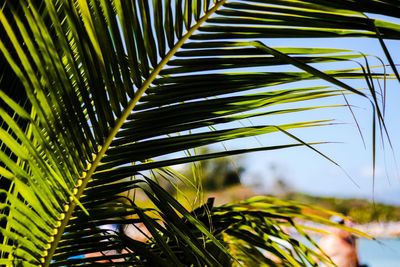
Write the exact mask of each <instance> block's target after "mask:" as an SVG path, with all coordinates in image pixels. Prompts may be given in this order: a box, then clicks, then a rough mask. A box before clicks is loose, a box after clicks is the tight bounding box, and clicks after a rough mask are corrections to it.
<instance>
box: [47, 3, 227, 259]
mask: <svg viewBox="0 0 400 267" xmlns="http://www.w3.org/2000/svg"><path fill="white" fill-rule="evenodd" d="M226 1H227V0H221V1H219V2H217V3H215V4H214V6H213V7H212V8H211V9H209V10H208V11H207V12H206V13H205V14H204V16H203V17H201V18H200V19H199V20H198V21H197V22H196V23H195V24H194V25H193V26H192V27H191V28H190V29H189V30H188V31H187V32H186V34H185V35H183V36H182V38H181V39H180V40H179V41H178V42H177V43H176V44H175V46H174V47H173V48H172V49H171V50H170V51H169V52H168V53H167V54H166V56H165V57H164V58H163V59H162V60H161V61H160V63H159V64H158V65H157V67H156V68H155V69H154V70H153V72H152V73H151V75H150V76H149V77H148V78H147V79H146V80H145V81H144V83H143V84H142V86H141V88H139V90H138V91H137V92H136V93H135V95H134V97H133V98H132V99H131V100H130V101H129V103H128V106H127V107H126V109H125V110H124V112H123V113H122V114H121V116H120V118H119V119H118V120H117V121H116V123H115V126H114V127H113V128H112V129H111V131H110V133H109V135H108V137H107V138H106V139H105V142H104V144H103V146H102V147H101V149H100V150H99V152H98V153H97V155H95V157H94V160H93V163H92V164H91V165H89V168H88V170H87V171H86V172H84V173H85V174H86V175H85V176H84V177H81V178H80V180H81V181H82V184H81V185H80V186H79V188H77V189H78V191H77V193H76V194H75V199H76V200H75V201H74V200H72V201H71V203H69V205H68V204H66V205H65V207H66V209H65V217H64V219H63V220H62V221H61V224H60V227H59V228H58V229H57V234H56V235H55V236H54V241H53V242H52V243H51V247H50V249H49V250H48V253H47V256H46V257H45V259H44V263H43V266H49V265H50V262H51V259H52V257H53V254H54V253H55V251H56V249H57V246H58V243H59V241H60V240H61V237H62V235H63V233H64V230H65V227H66V226H67V225H68V222H69V220H70V218H71V216H72V214H73V212H74V210H75V207H76V205H77V200H79V198H80V197H81V195H82V193H83V191H84V190H85V188H86V186H87V184H88V182H89V181H90V180H91V178H92V176H93V174H94V172H95V171H96V168H97V167H98V165H99V164H100V161H101V159H102V158H103V156H104V155H105V154H106V152H107V150H108V148H109V147H110V145H111V143H112V141H113V140H114V138H115V136H116V135H117V133H118V132H119V130H120V128H121V127H122V125H123V124H124V122H125V121H126V119H127V118H128V116H129V115H130V114H131V112H132V110H133V109H134V108H135V106H136V105H137V103H138V102H139V100H140V99H141V97H142V96H143V94H144V93H145V92H146V91H147V89H148V88H149V87H150V85H151V83H152V82H153V81H154V80H155V79H156V78H157V76H158V75H159V73H160V72H161V71H162V70H163V68H164V67H165V66H166V65H167V63H168V62H169V60H170V59H171V58H172V57H173V56H174V55H175V54H176V52H177V51H178V50H179V49H180V48H181V47H182V46H183V45H184V44H185V42H186V41H187V40H188V39H189V38H190V37H191V36H192V35H193V33H194V32H195V31H196V30H197V29H198V28H199V27H200V26H201V25H202V24H203V23H204V22H205V21H206V20H207V19H208V18H209V17H210V16H211V15H212V14H214V13H215V12H216V11H217V10H218V9H219V8H220V7H221V6H222V5H223V4H224V3H225V2H226Z"/></svg>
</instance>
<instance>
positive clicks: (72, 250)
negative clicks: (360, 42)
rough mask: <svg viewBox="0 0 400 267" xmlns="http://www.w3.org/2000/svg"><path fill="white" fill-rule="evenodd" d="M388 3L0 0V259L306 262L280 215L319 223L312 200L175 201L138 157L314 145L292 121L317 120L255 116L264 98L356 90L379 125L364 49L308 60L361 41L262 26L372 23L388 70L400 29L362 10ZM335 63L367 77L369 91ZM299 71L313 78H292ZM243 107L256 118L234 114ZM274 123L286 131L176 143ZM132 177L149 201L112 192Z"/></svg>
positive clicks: (340, 30) (391, 2)
mask: <svg viewBox="0 0 400 267" xmlns="http://www.w3.org/2000/svg"><path fill="white" fill-rule="evenodd" d="M399 14H400V1H398V0H363V1H361V0H360V1H355V0H335V1H327V0H305V1H292V0H247V1H245V0H242V1H239V0H214V1H210V0H185V1H182V0H153V1H147V0H130V1H125V0H59V1H52V0H45V1H34V0H19V1H13V0H6V1H4V2H3V4H2V11H1V13H0V21H1V31H2V32H1V33H2V35H1V36H2V37H1V40H0V50H1V53H2V56H3V59H2V63H1V66H2V68H1V70H2V75H1V91H0V99H1V100H0V101H1V108H0V118H1V121H0V122H1V125H2V127H1V129H0V131H1V132H0V138H1V151H0V162H1V165H0V175H1V177H0V181H1V183H2V184H3V183H4V184H5V183H7V184H6V185H5V186H4V189H2V190H1V191H0V195H1V196H2V204H1V205H0V209H1V214H2V215H1V220H2V225H1V228H0V232H1V233H2V236H3V238H2V240H3V241H2V244H1V245H0V255H1V257H0V264H1V265H6V266H38V265H40V266H49V265H52V266H75V265H79V266H89V265H93V264H97V265H100V264H101V265H105V266H117V265H122V266H131V265H133V266H136V265H137V266H170V265H176V266H186V265H187V266H205V265H207V266H229V265H245V266H251V265H257V266H258V265H261V264H266V265H271V266H275V265H279V266H282V265H283V266H302V265H305V261H308V262H309V263H311V264H313V265H316V264H317V263H316V262H315V259H314V257H313V256H314V255H315V256H316V252H314V250H312V249H311V248H308V247H306V246H304V245H303V244H302V243H299V242H297V241H296V240H295V239H293V238H292V237H291V236H289V235H288V234H286V233H285V232H284V231H283V230H282V227H283V226H285V225H289V226H292V227H294V228H295V229H296V230H297V231H298V233H300V234H302V235H304V236H306V237H308V236H307V234H305V233H304V231H303V228H302V226H301V225H300V224H299V223H298V222H297V221H296V220H295V218H302V219H304V220H312V221H318V222H324V223H328V222H327V220H325V219H324V218H325V217H324V216H322V215H321V216H316V215H314V213H307V212H304V210H306V209H307V210H308V209H310V208H309V207H306V206H302V205H299V204H294V203H290V202H283V201H280V200H278V199H271V198H265V197H262V198H255V199H251V200H248V201H244V202H242V203H239V204H232V205H225V206H222V207H213V206H212V203H211V201H210V202H208V203H205V204H204V205H201V206H200V207H199V208H198V209H195V210H193V211H188V210H186V209H185V208H183V206H182V205H181V204H180V203H179V202H177V201H176V200H175V199H174V197H173V196H172V195H170V194H168V193H167V192H166V191H165V190H164V189H163V188H162V187H160V186H159V185H158V184H157V183H155V182H154V181H153V180H151V179H150V178H149V174H148V171H149V170H153V169H160V170H162V171H164V172H165V173H168V174H171V173H173V171H172V170H171V169H170V168H169V166H172V165H175V164H181V163H188V162H194V161H198V160H204V159H211V158H216V157H221V156H229V155H234V154H238V153H244V152H252V151H261V150H275V149H283V148H289V147H296V146H305V147H307V148H308V149H313V150H315V151H317V152H318V153H320V152H319V151H318V150H317V149H316V148H315V147H314V145H316V144H319V143H321V142H315V143H307V142H304V141H302V140H301V139H300V138H298V137H296V136H294V135H293V134H292V133H290V132H289V131H290V130H291V129H296V128H308V127H312V128H314V127H317V126H323V125H329V124H330V121H325V120H324V121H300V122H299V121H293V122H291V123H286V124H280V125H270V124H268V119H269V118H270V117H272V116H274V115H275V114H288V115H289V118H290V115H291V114H294V113H299V112H303V111H308V110H318V109H321V108H329V107H330V106H327V105H316V104H315V103H316V102H315V101H314V102H310V103H311V104H307V103H306V102H305V101H307V100H319V99H322V98H327V97H335V96H340V97H342V95H344V94H348V93H351V94H356V95H359V96H360V97H364V98H366V99H369V100H370V101H371V103H372V104H373V106H374V109H375V117H376V121H377V123H379V124H380V125H381V126H382V129H385V126H384V121H383V116H382V112H381V108H380V101H379V95H378V93H377V92H376V90H375V88H374V82H373V80H372V79H373V78H380V77H384V76H385V74H384V73H379V72H378V73H373V72H372V71H371V69H370V67H369V66H368V65H365V66H363V67H360V68H358V69H340V70H338V69H332V70H328V71H321V70H318V69H317V68H316V67H315V65H311V64H312V63H319V64H329V63H332V62H344V61H347V60H354V59H356V58H361V59H363V57H364V56H363V55H362V54H360V53H356V52H351V51H347V50H342V49H322V48H316V47H312V48H307V49H305V48H299V47H281V48H276V47H270V46H268V42H267V40H266V38H318V37H333V38H340V37H365V38H377V39H378V40H379V42H380V44H381V46H382V49H383V51H384V52H385V54H386V56H387V59H388V62H389V64H390V66H391V68H392V71H393V74H394V76H396V77H397V79H399V80H400V77H399V75H398V72H397V71H396V68H395V67H396V66H395V64H394V62H393V60H392V59H391V57H390V53H389V51H388V49H387V47H386V46H385V40H386V39H400V26H399V25H398V24H396V23H394V22H392V20H390V19H389V20H385V19H375V17H376V16H375V15H383V16H387V17H394V18H398V17H399ZM387 17H384V18H387ZM288 65H292V66H294V67H296V68H297V70H296V71H290V70H287V68H286V67H287V66H288ZM327 66H331V65H327ZM260 67H263V68H260ZM271 67H273V68H274V70H273V71H270V69H271ZM343 79H365V80H366V84H367V88H368V89H369V91H367V92H366V91H363V90H359V89H356V88H353V87H352V86H350V85H349V84H348V83H346V81H344V80H343ZM306 80H318V81H321V86H298V85H297V84H296V82H297V81H306ZM326 82H328V83H329V84H331V86H327V85H326V84H327V83H326ZM338 101H339V100H338ZM312 103H314V104H312ZM286 104H292V105H296V104H298V105H297V106H296V107H295V108H288V107H287V106H286ZM345 106H346V105H345ZM254 117H264V118H265V121H266V124H263V125H255V126H252V127H235V126H233V125H234V124H231V122H235V121H238V120H243V119H248V118H254ZM220 126H224V127H223V128H219V127H220ZM272 132H279V133H281V134H283V135H287V136H289V137H290V138H291V139H292V140H293V143H289V144H277V145H275V146H269V147H262V148H249V149H241V150H230V151H223V152H218V153H211V154H206V155H189V156H183V155H182V154H179V153H178V154H177V152H183V151H187V150H191V149H193V148H196V147H200V146H205V145H209V144H213V143H217V142H222V141H225V140H231V139H235V138H243V137H249V136H256V135H260V134H268V133H272ZM374 138H375V137H374ZM166 155H170V156H169V157H163V156H166ZM5 181H7V182H5ZM139 189H141V190H143V191H144V192H145V193H146V195H147V196H148V198H149V199H150V200H151V201H152V202H153V203H154V205H155V207H156V208H148V207H147V208H146V207H142V206H139V205H137V203H136V202H135V198H133V197H128V196H127V195H126V194H125V193H126V192H129V191H132V190H133V191H135V190H139ZM138 223H142V224H143V225H144V226H145V228H146V230H147V231H148V232H149V233H150V234H149V236H148V239H147V240H146V241H143V242H142V241H138V240H136V239H134V238H132V237H131V236H129V235H128V234H127V232H126V231H124V227H125V226H128V225H133V226H136V225H137V224H138ZM111 224H112V225H114V226H116V227H114V228H112V229H111V228H106V227H104V226H105V225H111ZM285 242H287V243H288V244H290V246H288V245H285V244H287V243H285ZM288 247H289V248H290V249H288ZM107 251H114V252H113V253H107ZM96 252H97V253H100V254H98V255H99V256H96V257H91V258H86V259H82V258H73V257H74V256H79V255H83V254H90V253H96ZM264 252H268V253H269V254H268V255H267V253H264ZM271 255H272V256H274V257H275V258H278V259H279V261H280V263H274V261H272V260H271V257H270V256H271ZM274 257H272V258H274ZM322 258H323V257H322ZM100 262H101V263H100Z"/></svg>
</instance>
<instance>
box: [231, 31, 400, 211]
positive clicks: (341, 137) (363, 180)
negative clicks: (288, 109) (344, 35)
mask: <svg viewBox="0 0 400 267" xmlns="http://www.w3.org/2000/svg"><path fill="white" fill-rule="evenodd" d="M265 43H266V44H267V45H270V46H288V47H290V46H299V43H301V40H298V39H292V40H284V41H282V40H277V39H272V40H265ZM303 44H304V46H305V47H306V46H307V45H311V46H314V47H332V48H346V49H352V50H355V51H360V52H363V53H365V54H369V55H376V56H379V57H380V58H381V59H382V60H384V61H385V62H387V60H386V58H385V55H384V54H383V52H382V49H381V47H380V45H379V42H378V41H377V40H374V39H356V38H351V39H341V40H337V39H319V40H317V41H315V40H314V43H312V44H310V43H309V42H308V43H306V42H304V43H301V46H303ZM386 44H387V45H388V47H389V49H390V51H391V52H392V55H393V58H394V61H395V63H399V62H400V56H399V53H396V52H398V48H399V47H400V46H399V45H400V42H399V41H387V42H386ZM358 61H359V62H362V60H358ZM369 61H370V64H371V65H378V64H379V61H378V60H376V59H375V58H374V57H369ZM351 64H352V65H351ZM340 67H342V66H340ZM345 67H354V68H356V67H357V65H356V64H355V63H350V65H347V66H345ZM350 83H352V85H353V86H354V87H358V88H360V87H361V88H365V87H366V86H365V84H364V83H363V82H354V81H353V82H351V81H350ZM318 84H319V85H320V84H321V83H320V82H319V83H318ZM348 99H349V101H350V103H351V104H352V105H355V106H356V107H355V108H354V112H355V114H356V117H357V121H358V123H359V124H360V127H361V130H362V133H363V136H364V138H365V141H366V148H364V145H363V142H362V139H361V137H360V134H359V132H358V130H357V127H356V124H355V123H354V120H353V118H352V116H351V113H350V112H349V110H348V109H345V108H342V109H329V110H322V111H317V112H315V111H310V112H304V113H302V114H297V115H295V116H293V115H291V116H290V117H288V116H286V117H284V116H282V117H277V118H276V121H277V122H280V123H282V122H283V123H285V122H286V120H287V121H288V122H289V121H290V122H293V121H294V120H299V121H301V120H313V119H334V120H335V122H338V123H344V124H342V125H335V126H329V127H324V128H318V129H316V128H314V129H302V130H295V131H292V133H295V134H296V135H297V136H298V137H300V138H302V139H304V140H306V141H331V142H342V143H339V144H327V145H321V146H318V149H319V150H320V151H321V152H323V153H325V154H326V155H327V156H329V157H331V158H332V159H333V160H335V161H336V162H337V163H338V164H340V166H341V167H342V168H343V169H344V171H343V170H341V168H339V167H337V166H335V165H334V164H332V163H331V162H329V161H328V160H326V159H325V158H323V157H322V156H320V155H318V154H317V153H315V152H314V151H312V150H310V149H308V148H292V149H286V150H281V151H273V152H259V153H253V154H248V155H245V156H243V163H244V166H245V168H246V173H245V174H244V178H245V181H246V182H248V183H256V184H258V188H259V189H260V190H261V189H262V188H264V189H266V190H268V187H269V186H270V185H271V184H272V182H273V180H274V176H276V173H277V174H278V175H279V176H281V177H283V178H284V179H285V180H286V182H288V183H289V184H291V185H292V186H293V187H294V188H295V189H297V190H299V191H304V192H309V193H312V194H316V195H333V196H344V197H367V198H372V197H374V198H375V199H376V200H377V201H384V202H390V203H397V204H400V199H398V198H395V196H396V195H399V194H400V177H399V176H398V171H397V167H396V163H395V159H394V156H393V154H395V155H396V156H397V157H400V155H398V151H400V149H399V148H400V139H399V138H398V137H399V136H400V123H399V118H400V116H399V115H400V110H399V106H400V84H399V82H398V81H397V80H392V81H388V83H387V110H386V116H385V117H386V122H387V125H388V129H389V133H390V137H391V140H392V144H393V151H392V150H391V148H390V147H389V145H388V143H387V142H386V144H385V148H384V149H383V147H382V144H381V142H380V139H378V145H377V164H376V176H375V185H374V193H373V179H372V150H371V148H372V134H371V131H372V130H371V126H372V111H371V106H370V103H369V102H368V101H366V99H363V98H361V97H357V96H350V97H349V98H348ZM337 101H339V102H340V103H344V100H343V99H341V98H336V99H331V100H326V101H325V103H326V104H329V103H337ZM319 103H320V102H319ZM263 120H265V118H263V119H257V120H253V119H252V123H253V124H257V123H260V124H263V123H264V124H265V123H266V121H263ZM272 122H273V120H272ZM267 123H268V124H270V123H271V119H268V121H267ZM288 142H289V143H293V140H290V139H289V138H287V137H285V136H283V134H272V135H271V134H270V135H265V136H262V137H259V138H257V139H255V138H250V139H247V140H240V141H233V142H230V143H226V144H225V145H226V146H228V148H236V147H243V146H252V147H257V146H260V144H262V145H272V144H277V143H288ZM271 164H274V165H275V166H276V172H275V174H274V173H273V172H272V171H271V169H270V166H271ZM345 172H347V173H348V175H349V176H350V177H351V178H349V177H347V176H346V174H345ZM351 179H353V180H354V181H352V180H351Z"/></svg>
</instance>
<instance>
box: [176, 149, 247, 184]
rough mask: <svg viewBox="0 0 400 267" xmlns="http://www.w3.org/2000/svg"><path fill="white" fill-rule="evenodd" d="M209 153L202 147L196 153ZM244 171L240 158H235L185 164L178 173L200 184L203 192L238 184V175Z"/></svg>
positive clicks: (209, 151) (209, 150) (208, 150)
mask: <svg viewBox="0 0 400 267" xmlns="http://www.w3.org/2000/svg"><path fill="white" fill-rule="evenodd" d="M211 152H212V151H211V149H210V148H208V147H202V148H200V149H198V151H197V153H198V154H199V155H206V154H209V153H211ZM244 170H245V168H244V167H243V166H242V165H241V158H240V157H239V156H236V157H221V158H216V159H211V160H203V161H199V162H195V163H192V164H186V165H184V167H183V168H182V170H180V172H181V174H182V175H183V176H185V177H186V178H187V179H189V180H190V181H192V182H193V183H195V184H198V183H200V186H201V187H202V188H203V190H205V191H213V190H221V189H224V188H226V187H227V186H232V185H237V184H240V175H241V174H242V173H243V172H244ZM199 177H201V179H200V178H199Z"/></svg>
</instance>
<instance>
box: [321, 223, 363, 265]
mask: <svg viewBox="0 0 400 267" xmlns="http://www.w3.org/2000/svg"><path fill="white" fill-rule="evenodd" d="M332 220H333V221H335V222H337V223H338V224H342V225H345V224H347V225H348V224H349V223H346V222H345V220H344V219H343V218H339V217H334V218H332ZM319 247H320V249H321V250H322V251H324V253H325V254H326V255H328V256H329V257H330V258H331V260H332V262H333V263H334V264H336V266H337V267H361V265H360V263H359V259H358V254H357V242H356V237H355V236H354V235H352V234H351V233H349V232H348V231H346V230H343V229H339V228H334V229H332V231H331V233H330V234H328V235H326V236H324V237H322V238H321V240H320V242H319ZM364 266H365V265H364Z"/></svg>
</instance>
